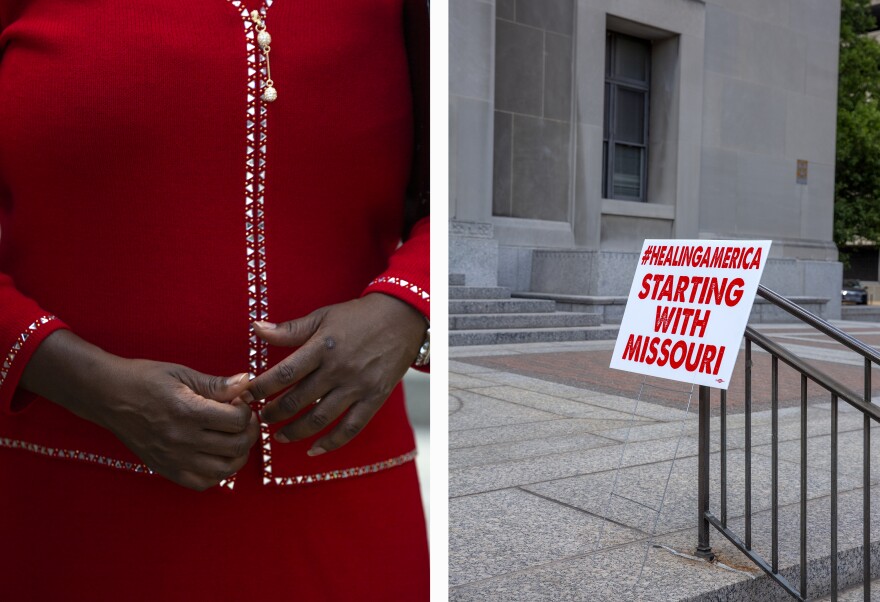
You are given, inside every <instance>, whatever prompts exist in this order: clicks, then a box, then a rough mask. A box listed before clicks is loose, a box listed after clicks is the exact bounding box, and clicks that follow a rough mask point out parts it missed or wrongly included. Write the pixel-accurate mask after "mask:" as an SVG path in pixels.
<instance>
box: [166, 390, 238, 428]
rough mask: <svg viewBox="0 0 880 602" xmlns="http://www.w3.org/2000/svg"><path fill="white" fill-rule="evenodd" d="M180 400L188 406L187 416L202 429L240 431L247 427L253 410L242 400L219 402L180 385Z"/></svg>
mask: <svg viewBox="0 0 880 602" xmlns="http://www.w3.org/2000/svg"><path fill="white" fill-rule="evenodd" d="M181 389H182V390H181V392H180V397H181V401H182V402H183V403H184V404H186V406H187V407H188V408H189V410H188V412H189V414H188V416H187V418H188V419H189V420H191V421H192V422H195V423H196V424H197V425H198V426H200V427H201V428H202V429H205V430H209V431H221V432H224V433H240V432H242V431H244V430H245V429H247V428H248V424H250V421H251V416H252V415H253V412H252V411H251V408H250V406H248V404H246V403H244V402H243V401H234V402H232V403H220V402H217V401H214V400H212V399H205V398H204V397H202V396H200V395H197V394H195V393H193V392H192V391H190V390H189V389H188V388H186V387H181Z"/></svg>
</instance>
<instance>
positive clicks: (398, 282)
mask: <svg viewBox="0 0 880 602" xmlns="http://www.w3.org/2000/svg"><path fill="white" fill-rule="evenodd" d="M375 284H393V285H394V286H399V287H401V288H403V289H405V290H407V291H408V292H410V293H415V294H417V295H418V296H419V297H421V298H422V300H423V301H427V302H428V303H430V302H431V293H429V292H428V291H426V290H425V289H423V288H422V287H420V286H419V285H418V284H415V283H414V282H410V281H408V280H404V279H403V278H398V277H397V276H380V277H378V278H376V279H375V280H373V281H372V282H371V283H370V284H369V286H368V287H367V288H369V287H370V286H373V285H375Z"/></svg>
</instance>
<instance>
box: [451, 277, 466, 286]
mask: <svg viewBox="0 0 880 602" xmlns="http://www.w3.org/2000/svg"><path fill="white" fill-rule="evenodd" d="M449 286H464V274H449Z"/></svg>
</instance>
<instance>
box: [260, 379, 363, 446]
mask: <svg viewBox="0 0 880 602" xmlns="http://www.w3.org/2000/svg"><path fill="white" fill-rule="evenodd" d="M352 403H354V397H353V396H352V395H350V394H345V393H344V392H343V391H342V390H341V389H334V390H333V391H331V392H330V393H329V394H327V395H326V396H325V397H323V398H322V399H321V402H320V403H317V404H313V405H312V407H311V409H310V410H309V411H308V412H306V413H305V414H304V415H303V416H302V417H301V418H298V419H296V420H294V421H293V422H291V423H290V424H288V425H286V426H284V427H283V428H281V429H280V430H279V431H278V432H277V433H275V440H276V441H279V442H281V443H288V442H289V441H298V440H300V439H305V438H306V437H311V436H312V435H314V434H316V433H319V432H321V431H322V430H324V429H325V428H327V427H328V426H330V424H331V423H332V422H333V421H334V420H336V419H337V418H339V417H340V416H341V415H342V413H343V412H344V411H345V410H347V409H348V407H349V406H350V405H351V404H352Z"/></svg>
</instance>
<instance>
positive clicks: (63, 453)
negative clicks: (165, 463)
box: [0, 437, 155, 474]
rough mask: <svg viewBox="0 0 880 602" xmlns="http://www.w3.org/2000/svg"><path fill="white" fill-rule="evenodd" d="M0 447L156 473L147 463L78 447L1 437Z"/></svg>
mask: <svg viewBox="0 0 880 602" xmlns="http://www.w3.org/2000/svg"><path fill="white" fill-rule="evenodd" d="M0 447H5V448H8V449H23V450H26V451H29V452H33V453H35V454H40V455H43V456H49V457H50V458H66V459H68V460H82V461H83V462H89V463H90V464H100V465H101V466H110V467H111V468H120V469H122V470H128V471H131V472H139V473H143V474H155V473H154V472H153V471H152V470H150V469H149V468H148V467H147V466H146V465H145V464H137V463H135V462H123V461H122V460H114V459H113V458H108V457H107V456H101V455H98V454H92V453H89V452H84V451H79V450H78V449H59V448H57V447H48V446H46V445H38V444H36V443H28V442H26V441H19V440H17V439H7V438H6V437H0Z"/></svg>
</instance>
